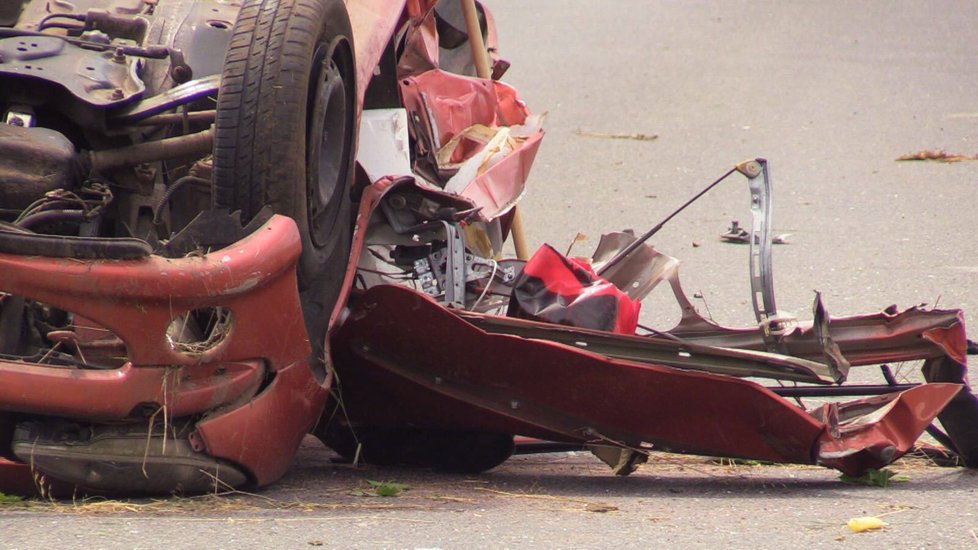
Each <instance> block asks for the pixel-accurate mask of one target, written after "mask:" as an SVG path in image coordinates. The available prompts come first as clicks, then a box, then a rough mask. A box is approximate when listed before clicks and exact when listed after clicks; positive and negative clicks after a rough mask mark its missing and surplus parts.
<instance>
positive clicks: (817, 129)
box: [0, 0, 978, 548]
mask: <svg viewBox="0 0 978 550" xmlns="http://www.w3.org/2000/svg"><path fill="white" fill-rule="evenodd" d="M489 5H490V7H491V8H493V9H494V12H495V14H496V19H497V22H498V24H499V28H500V39H501V43H502V49H503V54H504V56H505V57H507V58H508V59H509V60H510V61H511V62H512V63H513V68H512V69H511V70H510V73H509V74H508V75H507V77H506V80H507V81H509V82H511V83H512V84H514V85H516V86H517V87H518V88H519V89H520V90H521V92H522V94H523V96H524V98H525V99H526V101H527V102H528V103H529V105H530V106H531V108H533V109H534V110H535V111H537V112H541V111H547V112H549V116H548V118H547V123H546V126H547V128H548V135H547V137H546V139H545V140H544V144H543V147H542V149H541V152H540V155H539V157H538V159H537V163H536V165H535V167H534V170H533V175H532V177H531V180H530V190H529V192H528V194H527V197H526V200H525V202H524V206H523V208H524V212H525V217H526V219H527V222H528V223H527V226H528V231H529V235H530V237H531V240H532V241H533V244H534V246H535V245H536V244H539V243H541V242H550V243H553V244H555V245H556V246H557V247H558V248H559V249H565V248H566V247H567V246H568V244H569V243H570V242H571V240H572V239H573V238H574V236H575V235H576V234H577V233H578V232H581V233H584V234H586V235H587V236H588V237H589V241H587V242H584V243H581V244H579V245H578V247H579V248H578V249H577V251H578V252H580V253H585V252H588V251H589V249H590V247H593V245H594V244H595V243H596V242H597V238H598V236H599V235H600V234H601V233H602V232H605V231H609V230H618V229H623V228H634V229H636V230H637V231H643V230H644V229H646V228H648V227H650V226H652V225H654V224H655V223H656V222H658V221H659V220H661V219H662V218H663V217H665V216H666V215H667V214H668V213H669V212H670V211H671V210H672V209H673V208H675V207H677V206H678V205H680V204H681V203H682V202H684V201H685V200H686V198H688V197H690V196H692V195H693V194H694V193H695V192H696V191H698V190H699V189H700V188H702V187H703V186H705V185H706V184H708V183H709V182H710V181H712V180H713V179H715V178H716V177H717V176H719V175H721V174H722V173H724V172H725V171H727V170H728V169H729V168H730V167H731V166H733V165H734V164H735V163H737V162H739V161H741V160H744V159H746V158H754V157H764V158H767V159H768V160H769V161H770V163H771V164H770V166H771V170H772V175H773V178H774V186H775V198H774V201H775V212H774V228H775V230H776V231H777V232H783V233H791V236H790V237H789V239H788V240H789V244H787V245H784V246H778V247H776V248H775V260H774V267H775V280H776V285H775V286H776V290H777V296H778V300H779V302H778V305H779V308H780V309H781V310H782V311H784V312H785V313H786V314H790V315H796V316H797V317H799V318H801V319H807V318H809V317H810V308H811V301H812V298H813V290H820V291H822V292H823V293H824V297H825V303H826V306H827V307H828V310H829V311H830V312H831V313H833V314H835V315H841V314H852V313H859V312H872V311H876V310H879V309H882V308H884V307H886V306H888V305H890V304H894V303H895V304H898V305H901V306H911V305H915V304H919V303H923V302H926V303H928V304H931V305H934V304H938V305H939V306H941V307H955V308H963V309H964V310H965V311H966V312H967V314H966V317H967V320H968V322H969V323H970V324H971V325H973V326H978V324H976V323H978V317H976V312H978V255H976V246H975V240H974V231H975V227H976V211H978V198H976V196H978V195H976V190H978V162H959V163H953V164H945V163H937V162H895V160H894V159H895V158H896V157H898V156H900V155H903V154H906V153H913V152H917V151H920V150H925V149H944V150H946V151H947V152H949V153H959V154H966V155H975V154H976V153H978V134H976V133H975V131H974V129H975V127H976V124H978V96H976V93H975V91H976V90H978V64H976V63H975V52H976V51H978V33H976V32H975V30H974V29H975V24H976V16H975V11H974V5H973V4H971V3H968V2H922V3H915V4H913V5H909V4H903V5H896V4H892V3H878V2H862V3H851V2H841V1H834V0H826V1H823V2H817V3H808V2H794V1H791V2H784V1H779V2H773V1H762V2H757V1H754V2H746V1H745V2H717V3H714V2H655V3H653V2H646V1H638V0H631V1H626V0H618V1H615V2H596V1H580V0H578V1H568V0H560V1H557V0H532V1H517V0H490V1H489ZM599 134H647V135H652V134H655V135H658V138H657V139H656V140H653V141H639V140H630V139H609V138H607V137H598V135H599ZM748 219H749V211H748V195H747V188H746V185H745V183H744V180H743V178H739V177H735V178H732V179H731V180H730V181H728V182H726V183H724V184H722V185H721V186H720V187H719V188H717V189H716V190H714V191H713V192H711V193H710V194H709V195H707V196H706V197H704V198H703V199H702V200H701V201H699V202H697V203H696V204H695V205H694V206H692V207H691V208H690V209H689V210H688V211H686V212H685V213H684V214H682V215H681V216H680V217H678V218H677V219H675V220H674V221H673V222H672V223H670V224H669V225H667V226H666V228H665V229H663V230H662V231H661V232H660V233H659V234H658V235H656V236H655V237H654V239H653V242H654V244H655V245H656V247H657V248H658V249H660V250H661V251H663V252H665V253H668V254H670V255H673V256H676V257H678V258H679V259H681V260H682V261H683V269H682V272H683V279H684V284H685V287H686V289H687V290H688V291H689V292H690V293H691V294H692V293H694V292H695V293H697V294H698V295H702V297H703V298H702V299H697V300H698V301H697V304H698V305H701V306H702V308H701V309H703V310H704V311H708V312H709V314H710V315H712V316H713V317H714V318H715V319H716V320H717V321H719V322H721V323H725V324H730V325H746V324H749V323H750V322H751V321H752V319H753V316H752V312H751V309H750V301H749V296H750V295H749V285H748V276H747V275H748V272H747V265H748V264H747V250H746V248H744V247H742V246H737V245H731V244H725V243H722V242H720V241H719V239H718V235H719V234H720V233H722V232H724V231H725V230H726V228H727V227H728V226H729V224H730V222H731V221H732V220H739V221H742V222H745V221H747V220H748ZM644 316H645V320H646V321H647V322H650V323H653V324H655V325H656V326H659V327H664V328H668V326H669V325H670V323H671V322H672V321H675V320H676V319H677V318H678V313H677V311H676V310H675V307H674V306H673V305H672V304H671V302H670V300H669V298H668V296H666V295H663V296H654V297H652V298H651V299H650V300H649V302H648V303H647V304H646V307H645V312H644ZM972 335H974V333H972ZM972 379H973V380H974V377H973V378H972ZM893 469H894V470H895V471H896V472H898V473H899V474H901V475H905V476H906V478H907V481H904V482H900V483H895V484H893V485H891V486H890V487H887V488H885V489H883V488H876V487H862V486H852V485H847V484H843V483H841V482H840V481H839V480H838V477H837V475H836V473H835V472H833V471H830V470H826V469H821V468H812V467H786V466H757V465H718V464H714V463H712V462H708V461H705V460H703V459H696V458H679V457H673V456H668V455H654V456H653V458H652V459H651V460H650V464H648V465H646V466H644V467H642V468H641V469H640V470H639V472H638V473H636V474H634V475H632V476H630V477H628V478H615V477H613V476H611V475H610V474H609V473H608V472H607V471H606V469H605V468H604V467H603V465H601V464H600V463H598V462H597V461H596V460H595V459H593V458H591V457H590V455H586V454H582V453H578V454H563V455H542V456H535V457H520V458H517V459H514V460H511V461H510V462H508V463H507V464H504V465H503V466H501V467H499V468H497V469H496V470H494V471H492V472H489V473H486V474H483V475H478V476H457V475H442V474H435V473H431V472H415V471H409V470H402V469H386V470H385V469H374V468H369V467H365V468H359V469H353V468H351V467H349V466H342V465H334V464H332V463H331V462H330V461H329V453H328V452H327V451H325V450H324V449H323V448H322V447H321V446H319V445H318V443H315V442H313V441H308V442H307V444H306V445H305V446H304V447H303V449H302V452H301V454H300V456H299V458H298V460H297V463H296V465H295V467H294V468H293V469H292V470H291V471H290V473H289V474H288V476H287V477H286V478H285V479H284V480H282V481H281V482H280V483H278V484H276V485H274V486H273V487H271V488H268V489H266V490H263V491H262V492H261V494H260V495H259V496H251V497H249V496H246V495H239V496H235V497H230V498H227V497H225V498H221V499H217V498H213V497H205V498H197V499H175V500H170V501H167V502H162V503H161V502H137V503H129V504H119V503H111V502H110V503H85V504H71V503H54V504H42V505H32V506H30V507H17V506H9V505H6V506H2V507H0V548H36V547H54V546H55V545H57V546H65V547H85V548H267V547H282V548H286V547H287V548H307V547H318V546H322V547H337V548H352V547H364V548H460V547H489V548H506V547H543V548H551V547H552V548H571V547H573V548H577V547H594V548H597V547H601V548H605V547H677V548H696V547H701V548H717V547H721V546H727V547H734V548H743V547H754V548H785V547H802V546H806V547H808V546H813V547H814V546H817V547H829V548H852V547H859V548H903V547H908V548H909V547H913V548H917V547H926V548H967V547H972V548H974V547H978V534H976V533H978V517H976V514H978V492H976V490H978V475H976V472H973V471H967V470H963V469H955V468H938V467H935V466H932V465H929V464H928V463H927V462H926V461H922V460H910V461H902V462H900V463H898V464H897V465H895V466H894V468H893ZM368 481H392V482H396V483H401V484H406V485H408V486H409V488H408V489H407V490H406V491H403V492H402V493H400V494H399V495H397V496H394V497H388V498H382V497H378V496H371V495H372V494H374V493H376V488H375V487H373V486H372V485H371V484H369V483H368ZM397 488H398V487H396V486H395V487H394V490H396V489H397ZM867 515H874V516H880V517H881V518H882V519H883V520H885V521H886V522H887V523H888V526H887V527H886V528H885V529H883V530H881V531H876V532H870V533H862V534H854V533H851V532H850V531H849V530H848V529H847V528H846V527H845V524H846V522H847V521H848V520H849V519H850V518H853V517H858V516H867Z"/></svg>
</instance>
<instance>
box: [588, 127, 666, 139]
mask: <svg viewBox="0 0 978 550" xmlns="http://www.w3.org/2000/svg"><path fill="white" fill-rule="evenodd" d="M574 133H575V134H577V135H579V136H582V137H593V138H601V139H630V140H633V141H655V140H657V139H659V134H643V133H634V134H606V133H604V132H592V131H590V130H580V129H579V130H576V131H575V132H574Z"/></svg>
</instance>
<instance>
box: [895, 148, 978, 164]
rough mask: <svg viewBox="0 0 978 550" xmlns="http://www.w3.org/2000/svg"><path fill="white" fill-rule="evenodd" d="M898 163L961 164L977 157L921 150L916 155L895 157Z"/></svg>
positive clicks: (942, 151) (977, 158)
mask: <svg viewBox="0 0 978 550" xmlns="http://www.w3.org/2000/svg"><path fill="white" fill-rule="evenodd" d="M897 160H898V161H904V160H933V161H937V162H962V161H966V160H978V155H958V154H953V153H948V152H947V151H944V150H940V149H933V150H926V149H925V150H923V151H920V152H918V153H909V154H906V155H902V156H899V157H897Z"/></svg>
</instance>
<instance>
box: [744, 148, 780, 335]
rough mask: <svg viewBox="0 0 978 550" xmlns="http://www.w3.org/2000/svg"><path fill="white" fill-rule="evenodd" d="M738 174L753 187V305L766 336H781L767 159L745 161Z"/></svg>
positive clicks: (751, 261)
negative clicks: (772, 259) (772, 255)
mask: <svg viewBox="0 0 978 550" xmlns="http://www.w3.org/2000/svg"><path fill="white" fill-rule="evenodd" d="M737 171H738V172H740V173H741V174H743V175H744V176H746V177H747V184H748V186H749V187H750V211H751V230H750V290H751V304H753V306H754V316H755V317H757V322H758V323H760V324H761V326H763V327H766V328H765V331H764V332H765V335H766V336H767V335H777V334H778V333H779V331H780V329H781V323H780V322H779V321H778V308H777V306H776V305H775V302H774V273H773V271H772V269H773V268H772V265H771V175H770V173H769V172H768V168H767V160H766V159H762V158H758V159H754V160H745V161H744V162H741V163H740V164H738V165H737Z"/></svg>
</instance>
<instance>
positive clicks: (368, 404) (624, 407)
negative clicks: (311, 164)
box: [332, 285, 961, 472]
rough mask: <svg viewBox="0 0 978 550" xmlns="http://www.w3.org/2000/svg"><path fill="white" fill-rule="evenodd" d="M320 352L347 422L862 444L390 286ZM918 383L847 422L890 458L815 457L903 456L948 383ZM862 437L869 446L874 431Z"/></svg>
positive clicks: (792, 457)
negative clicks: (497, 328) (495, 325)
mask: <svg viewBox="0 0 978 550" xmlns="http://www.w3.org/2000/svg"><path fill="white" fill-rule="evenodd" d="M466 315H467V316H472V315H474V314H472V313H467V314H466ZM540 326H541V327H546V326H548V325H546V324H542V323H541V324H540ZM332 350H333V354H334V359H335V360H336V365H337V367H338V369H339V371H340V372H339V374H340V380H343V383H344V388H343V399H344V403H345V406H346V410H347V411H348V412H349V414H350V418H351V421H352V423H354V424H362V425H389V426H397V425H412V426H417V427H421V428H432V429H470V430H483V431H500V430H504V431H508V432H509V433H516V434H522V435H531V436H537V437H546V438H551V439H561V440H567V441H578V442H585V443H602V444H619V445H627V446H631V447H638V446H642V447H647V446H649V445H651V447H652V448H653V449H656V450H662V451H671V452H683V453H696V454H705V455H714V456H729V457H741V458H752V459H759V460H768V461H773V462H788V463H801V464H814V463H819V462H820V461H821V462H822V463H826V462H825V461H824V460H820V457H819V453H820V452H821V449H822V448H825V449H829V446H830V445H837V446H839V447H841V448H848V447H850V446H852V447H858V446H859V445H860V444H861V443H860V440H858V439H857V438H855V437H850V436H849V432H846V431H844V430H840V431H839V436H838V437H836V436H835V435H833V434H832V433H830V424H829V423H827V422H826V421H825V420H821V419H819V418H816V416H813V415H811V414H809V413H808V412H806V411H804V410H802V409H800V408H798V407H796V406H794V405H793V404H792V403H790V402H789V401H786V400H785V399H782V398H781V397H779V396H777V395H776V394H774V393H773V392H771V391H770V390H768V389H766V388H764V387H763V386H760V385H758V384H756V383H754V382H751V381H748V380H743V379H738V378H733V377H728V376H721V375H714V374H708V373H703V372H691V371H685V370H680V369H675V368H670V367H666V366H657V365H649V364H642V363H636V362H631V361H623V360H616V359H611V358H609V357H606V356H603V355H599V354H596V353H592V352H590V351H586V350H582V349H578V348H575V347H572V346H568V345H564V344H559V343H555V342H549V341H546V340H542V339H526V338H520V337H516V336H510V335H501V334H489V333H487V332H485V331H482V330H480V329H478V328H476V327H475V326H474V325H472V324H471V323H469V322H466V321H465V320H463V319H462V318H461V317H460V316H459V315H456V314H455V313H453V312H451V311H450V310H448V309H446V308H443V307H442V306H440V305H438V304H437V303H435V302H434V301H432V300H431V299H429V298H427V297H426V296H423V295H421V294H419V293H417V292H414V291H412V290H410V289H406V288H403V287H396V286H390V285H381V286H377V287H374V288H372V289H370V290H368V291H367V292H366V293H365V294H364V295H363V296H361V297H360V298H359V300H358V301H357V303H356V306H355V307H354V309H353V312H352V313H351V315H350V317H349V318H348V320H347V321H346V322H345V323H344V324H343V325H342V326H341V327H340V329H339V330H338V332H337V333H336V334H335V335H334V337H333V340H332ZM474 350H477V351H474ZM923 388H926V389H919V390H918V391H917V392H916V393H913V394H910V395H909V396H907V395H906V392H905V393H903V394H896V395H895V396H892V397H891V398H887V399H895V400H896V401H895V402H896V403H898V405H893V406H892V407H890V408H889V409H887V410H888V411H902V410H904V406H910V407H916V408H917V410H918V412H919V414H918V418H919V420H920V421H919V422H912V423H907V422H904V421H903V418H902V417H901V416H900V415H899V414H896V413H895V412H894V413H891V414H889V415H886V414H884V415H882V417H881V418H882V419H883V420H884V422H882V423H880V421H879V419H876V418H873V417H866V418H865V419H864V420H852V421H851V425H852V426H855V425H857V424H858V422H862V421H865V422H867V423H869V424H871V425H878V426H879V430H878V431H879V433H880V434H881V436H880V437H886V435H887V434H889V435H892V436H893V437H894V438H895V439H897V440H898V442H899V444H894V445H893V446H894V447H895V448H896V450H895V451H894V452H893V453H892V454H887V453H883V454H880V453H877V455H872V453H869V454H870V455H871V456H875V457H876V458H878V459H880V460H878V461H877V462H872V461H870V460H867V459H866V453H863V454H858V453H855V454H854V456H856V458H854V459H850V458H848V457H845V456H843V457H838V460H835V461H834V462H832V463H831V464H828V463H827V465H831V466H833V467H837V468H840V469H844V471H850V472H851V471H856V470H858V469H859V468H864V467H866V465H867V464H871V465H872V466H876V467H878V466H882V465H883V464H885V463H886V462H888V461H891V460H895V459H896V458H898V457H899V455H900V454H902V452H906V449H905V448H904V447H905V446H904V445H902V442H903V441H906V440H909V441H912V440H914V439H916V438H917V436H919V434H920V432H921V431H922V430H923V429H924V426H926V425H927V424H928V423H929V422H930V420H932V419H933V417H934V416H935V415H936V414H937V413H938V412H939V411H940V410H941V408H943V406H944V405H945V404H946V403H947V402H948V401H949V400H950V399H951V398H952V397H953V396H954V394H956V393H957V392H958V391H959V390H960V388H961V386H960V385H956V384H947V385H944V384H936V385H927V386H923ZM881 399H882V400H884V401H885V399H884V398H881ZM900 403H903V404H900ZM883 408H886V407H885V406H884V407H883ZM852 410H855V409H852ZM878 410H879V409H878V408H874V409H873V411H872V412H874V413H875V411H878ZM860 418H862V417H860ZM921 423H922V424H921ZM859 433H860V434H861V433H862V432H859ZM825 434H829V435H825ZM555 436H556V437H555ZM870 444H871V445H875V446H878V445H879V438H877V439H872V440H871V441H870ZM857 450H858V449H857ZM883 459H886V462H882V460H883Z"/></svg>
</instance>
